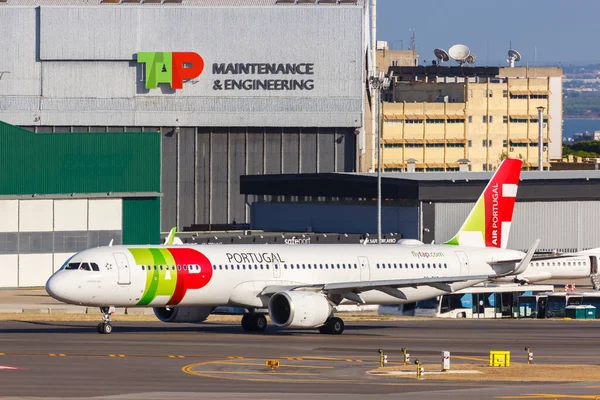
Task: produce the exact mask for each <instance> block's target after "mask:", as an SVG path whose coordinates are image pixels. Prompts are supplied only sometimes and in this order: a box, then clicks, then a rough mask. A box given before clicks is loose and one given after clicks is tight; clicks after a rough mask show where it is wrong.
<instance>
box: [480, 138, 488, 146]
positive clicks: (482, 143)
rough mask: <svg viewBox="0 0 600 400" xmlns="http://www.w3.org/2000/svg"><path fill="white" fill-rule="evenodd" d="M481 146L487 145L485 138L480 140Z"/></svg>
mask: <svg viewBox="0 0 600 400" xmlns="http://www.w3.org/2000/svg"><path fill="white" fill-rule="evenodd" d="M481 147H487V140H485V139H484V140H482V141H481Z"/></svg>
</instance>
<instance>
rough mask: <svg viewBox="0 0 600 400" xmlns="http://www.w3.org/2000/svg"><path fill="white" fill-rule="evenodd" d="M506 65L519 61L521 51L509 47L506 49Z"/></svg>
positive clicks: (513, 64) (512, 64)
mask: <svg viewBox="0 0 600 400" xmlns="http://www.w3.org/2000/svg"><path fill="white" fill-rule="evenodd" d="M507 61H508V65H510V66H511V67H514V66H515V61H521V53H519V52H518V51H516V50H513V49H510V50H509V51H508V60H507Z"/></svg>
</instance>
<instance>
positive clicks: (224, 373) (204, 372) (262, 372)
mask: <svg viewBox="0 0 600 400" xmlns="http://www.w3.org/2000/svg"><path fill="white" fill-rule="evenodd" d="M194 372H199V373H203V374H210V375H222V374H223V375H291V376H319V374H310V373H298V372H272V371H254V372H252V371H201V370H200V371H194Z"/></svg>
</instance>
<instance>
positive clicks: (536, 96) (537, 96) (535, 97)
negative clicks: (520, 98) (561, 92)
mask: <svg viewBox="0 0 600 400" xmlns="http://www.w3.org/2000/svg"><path fill="white" fill-rule="evenodd" d="M529 98H530V99H531V100H546V99H547V98H548V95H547V94H531V95H529Z"/></svg>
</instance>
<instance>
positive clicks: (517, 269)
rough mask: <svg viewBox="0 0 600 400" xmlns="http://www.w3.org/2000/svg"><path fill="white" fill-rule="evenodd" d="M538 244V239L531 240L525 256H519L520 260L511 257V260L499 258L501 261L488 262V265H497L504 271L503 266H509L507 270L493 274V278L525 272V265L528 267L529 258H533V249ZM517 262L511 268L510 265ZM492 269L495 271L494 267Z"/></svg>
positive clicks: (534, 249) (535, 248)
mask: <svg viewBox="0 0 600 400" xmlns="http://www.w3.org/2000/svg"><path fill="white" fill-rule="evenodd" d="M539 244H540V239H538V240H536V241H535V242H533V244H532V245H531V247H530V248H529V250H527V253H526V254H525V256H523V258H521V259H520V260H518V259H517V260H514V259H513V260H501V261H492V262H490V265H492V268H494V267H499V268H500V269H502V270H505V271H506V269H505V268H510V269H509V270H508V271H507V272H500V273H497V274H496V276H494V278H498V277H503V276H509V275H521V274H522V273H523V272H525V270H526V269H527V267H529V263H530V262H531V259H532V258H533V255H534V254H535V251H536V250H537V248H538V246H539ZM517 262H518V263H519V264H518V265H517V266H516V267H515V268H512V266H513V265H515V264H516V263H517ZM494 270H495V271H497V269H496V268H494Z"/></svg>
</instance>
